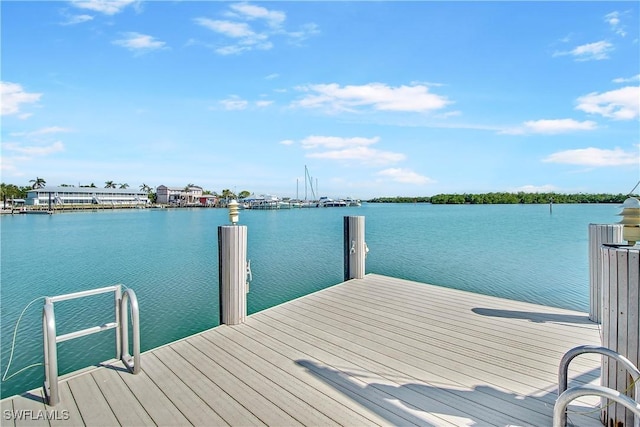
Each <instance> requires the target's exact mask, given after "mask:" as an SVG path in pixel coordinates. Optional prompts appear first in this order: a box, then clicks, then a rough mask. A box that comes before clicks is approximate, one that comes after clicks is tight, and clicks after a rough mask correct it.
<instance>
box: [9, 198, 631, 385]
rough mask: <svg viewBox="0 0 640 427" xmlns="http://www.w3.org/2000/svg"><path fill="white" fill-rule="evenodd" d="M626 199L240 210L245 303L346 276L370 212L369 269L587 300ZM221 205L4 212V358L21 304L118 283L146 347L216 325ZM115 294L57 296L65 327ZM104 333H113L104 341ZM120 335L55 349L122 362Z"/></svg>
mask: <svg viewBox="0 0 640 427" xmlns="http://www.w3.org/2000/svg"><path fill="white" fill-rule="evenodd" d="M619 211H620V208H619V207H618V206H617V205H554V206H553V213H551V214H550V212H549V207H548V206H546V205H486V206H475V205H463V206H446V205H426V204H415V205H414V204H402V205H397V204H388V205H378V204H364V205H363V206H362V207H359V208H327V209H294V210H281V211H242V212H241V213H240V223H241V224H243V225H247V226H248V258H249V259H250V260H251V267H252V271H253V281H252V282H251V292H250V293H249V297H248V304H249V312H250V313H254V312H256V311H260V310H263V309H265V308H268V307H272V306H274V305H276V304H279V303H282V302H285V301H288V300H291V299H293V298H296V297H299V296H302V295H305V294H308V293H310V292H313V291H316V290H319V289H322V288H325V287H328V286H331V285H333V284H336V283H339V282H341V281H342V275H343V270H342V269H343V260H342V250H343V249H342V244H343V243H342V239H343V237H342V232H343V230H342V218H343V217H344V216H346V215H364V216H365V218H366V241H367V245H368V246H369V248H370V252H369V255H368V257H367V268H366V271H367V273H379V274H385V275H389V276H395V277H401V278H406V279H411V280H416V281H420V282H426V283H432V284H436V285H442V286H447V287H452V288H457V289H464V290H468V291H472V292H479V293H483V294H488V295H496V296H500V297H503V298H509V299H515V300H521V301H528V302H534V303H539V304H544V305H549V306H557V307H562V308H570V309H576V310H581V311H588V309H589V300H588V299H589V289H588V287H589V283H588V280H589V271H588V224H589V223H613V222H615V221H617V220H618V218H617V217H616V214H617V213H619ZM226 223H227V211H226V210H223V209H185V210H168V209H162V210H161V209H146V210H126V211H116V212H82V213H65V214H56V215H51V216H49V215H15V216H7V215H5V216H3V217H2V218H1V223H0V226H1V229H0V231H1V276H0V278H1V288H0V299H1V312H2V313H1V321H2V325H1V327H2V337H1V344H2V350H1V367H2V372H3V373H4V372H5V369H6V367H7V363H8V361H9V357H10V351H11V340H12V335H13V331H14V327H15V322H16V320H17V319H18V316H19V315H20V313H21V311H22V310H23V309H24V307H25V306H26V305H27V304H28V303H29V302H31V301H33V300H34V299H36V298H38V297H41V296H54V295H59V294H64V293H69V292H77V291H80V290H86V289H93V288H98V287H103V286H109V285H112V284H116V283H122V284H124V285H126V286H127V287H130V288H132V289H134V290H135V292H136V295H137V297H138V300H139V303H140V311H141V324H142V325H141V337H142V338H141V340H142V347H143V350H148V349H151V348H154V347H157V346H160V345H162V344H165V343H168V342H171V341H174V340H176V339H180V338H183V337H185V336H188V335H191V334H194V333H196V332H199V331H202V330H204V329H207V328H211V327H213V326H216V325H217V324H218V316H219V311H218V265H217V264H218V254H217V227H218V226H219V225H224V224H226ZM111 299H112V295H102V296H95V297H89V298H84V299H81V300H74V301H68V302H61V303H56V305H55V310H56V320H57V324H58V334H63V333H66V332H71V331H73V330H77V329H82V328H86V327H89V326H94V325H98V324H102V323H105V322H108V321H112V317H113V307H112V305H113V304H112V302H111ZM42 304H43V301H42V300H37V301H36V302H35V303H34V304H33V305H32V306H31V307H29V309H28V310H27V311H26V312H25V315H24V317H23V319H22V321H21V324H20V328H19V330H18V335H17V345H16V349H15V355H14V357H13V363H12V367H11V370H10V371H9V375H10V374H11V373H13V372H15V371H17V370H18V369H21V368H22V367H25V366H28V365H30V364H34V363H39V362H41V361H42V326H41V322H42V320H41V315H42ZM109 334H111V335H110V336H109ZM113 336H114V334H113V331H109V332H103V333H101V334H96V335H92V336H89V337H84V338H80V339H76V340H72V341H68V342H64V343H61V344H59V345H58V352H59V366H60V371H61V372H70V371H73V370H76V369H79V368H82V367H85V366H88V365H90V364H95V363H99V362H101V361H104V360H106V359H109V358H111V357H113V353H114V344H113V339H112V338H113ZM42 379H43V369H42V367H41V366H40V367H35V368H31V369H29V370H27V371H25V372H24V373H22V374H20V375H18V376H16V377H14V378H12V379H9V380H8V381H5V382H3V383H2V390H1V392H2V396H3V397H6V396H9V395H12V394H15V393H19V392H23V391H26V390H29V389H32V388H35V387H38V386H40V385H41V382H42Z"/></svg>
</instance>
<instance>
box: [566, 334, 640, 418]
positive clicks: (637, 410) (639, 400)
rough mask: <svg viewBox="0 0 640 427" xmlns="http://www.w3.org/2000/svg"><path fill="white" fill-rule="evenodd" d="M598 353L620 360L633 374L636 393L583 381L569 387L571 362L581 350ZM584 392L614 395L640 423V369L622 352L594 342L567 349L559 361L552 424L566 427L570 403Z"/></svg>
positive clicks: (592, 394) (595, 394) (589, 394)
mask: <svg viewBox="0 0 640 427" xmlns="http://www.w3.org/2000/svg"><path fill="white" fill-rule="evenodd" d="M586 353H596V354H601V355H603V356H606V357H610V358H612V359H614V360H616V361H617V362H618V363H620V364H621V365H622V366H623V367H624V368H625V369H626V370H627V372H628V373H629V374H630V375H631V378H632V380H633V382H634V396H635V398H636V400H633V399H631V398H630V397H628V396H626V395H625V394H623V393H620V392H619V391H617V390H613V389H610V388H608V387H603V386H598V385H588V384H587V385H583V386H580V387H572V388H570V389H568V390H567V385H568V375H569V363H570V362H571V361H572V360H573V359H575V358H576V356H579V355H581V354H586ZM582 396H599V397H604V398H607V399H611V400H613V401H615V402H617V403H619V404H621V405H623V406H624V407H625V408H627V409H629V410H630V411H631V412H633V413H634V415H635V416H634V422H633V425H634V427H640V370H638V368H637V367H636V366H635V365H634V364H633V363H631V361H630V360H629V359H627V358H626V357H624V356H622V355H621V354H619V353H617V352H615V351H613V350H611V349H609V348H606V347H599V346H593V345H582V346H579V347H575V348H572V349H571V350H569V351H567V352H566V353H565V355H564V356H563V357H562V360H561V361H560V368H559V369H558V400H556V403H555V405H554V408H553V427H565V426H566V425H567V406H568V405H569V403H571V402H572V401H573V400H575V399H577V398H579V397H582Z"/></svg>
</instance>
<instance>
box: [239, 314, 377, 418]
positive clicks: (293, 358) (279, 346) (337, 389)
mask: <svg viewBox="0 0 640 427" xmlns="http://www.w3.org/2000/svg"><path fill="white" fill-rule="evenodd" d="M235 331H237V332H239V334H241V335H243V336H244V337H245V338H246V339H247V340H248V343H253V345H252V348H254V349H255V348H256V343H259V344H260V346H262V347H264V348H265V353H267V354H268V356H267V357H269V358H270V359H272V358H276V359H280V360H284V361H286V362H285V363H286V364H287V365H294V366H295V367H296V368H295V370H294V369H292V370H290V371H289V372H299V373H301V374H299V375H301V378H303V380H304V381H305V382H307V383H309V384H312V386H314V387H315V388H317V389H318V390H321V391H322V392H323V393H325V394H327V395H329V396H331V397H332V398H333V399H335V400H336V401H338V402H339V403H340V404H341V405H344V406H346V407H348V408H350V409H351V410H353V411H354V412H357V413H358V414H361V415H362V416H363V417H365V418H366V419H368V420H370V422H368V423H365V424H367V425H376V424H377V425H389V421H387V418H384V417H381V416H380V415H379V414H378V413H377V412H375V411H373V410H371V409H369V408H368V407H367V406H366V405H362V404H361V400H362V399H359V398H358V397H357V396H354V397H352V398H349V399H344V396H345V394H347V395H349V393H350V389H349V388H344V387H341V385H340V384H332V383H330V382H328V381H326V380H322V379H319V377H318V376H317V375H307V374H306V373H307V371H308V369H307V368H306V367H303V366H302V365H301V364H300V363H297V362H298V361H300V360H307V359H311V358H312V357H311V356H310V355H309V354H307V353H304V352H303V351H302V349H301V348H300V347H299V346H289V345H288V344H287V343H286V342H285V341H280V340H277V339H274V338H272V337H271V336H269V335H267V334H265V333H263V332H260V331H259V330H257V329H254V328H252V327H250V326H248V325H242V327H240V328H237V329H235ZM235 335H238V334H235ZM234 338H235V337H234ZM250 345H251V344H250ZM279 363H281V362H279ZM357 424H358V423H356V424H355V425H357ZM346 425H349V424H348V423H346Z"/></svg>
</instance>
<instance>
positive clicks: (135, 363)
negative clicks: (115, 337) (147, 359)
mask: <svg viewBox="0 0 640 427" xmlns="http://www.w3.org/2000/svg"><path fill="white" fill-rule="evenodd" d="M129 301H130V302H131V326H132V328H133V356H131V355H130V354H129V316H128V312H129V310H127V308H128V305H129V304H128V303H129ZM120 330H121V333H120V339H121V342H122V344H121V346H120V348H121V351H122V356H121V359H122V362H123V363H124V364H125V366H126V367H127V369H129V371H130V372H131V373H132V374H134V375H135V374H137V373H138V372H140V310H139V309H138V299H137V298H136V293H135V292H133V289H127V290H125V291H124V294H123V295H122V302H121V307H120Z"/></svg>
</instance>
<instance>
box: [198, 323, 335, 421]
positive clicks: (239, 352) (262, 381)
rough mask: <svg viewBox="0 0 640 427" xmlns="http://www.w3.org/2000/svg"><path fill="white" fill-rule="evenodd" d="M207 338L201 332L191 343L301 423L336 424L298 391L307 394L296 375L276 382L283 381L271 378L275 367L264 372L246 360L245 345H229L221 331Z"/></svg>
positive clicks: (280, 377)
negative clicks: (270, 371)
mask: <svg viewBox="0 0 640 427" xmlns="http://www.w3.org/2000/svg"><path fill="white" fill-rule="evenodd" d="M206 337H208V338H205V335H200V336H198V337H194V339H193V340H192V341H190V342H191V343H192V344H193V345H194V346H196V347H197V348H198V349H199V350H200V351H202V352H203V353H206V354H207V356H208V357H211V358H212V359H214V360H215V361H216V363H218V364H220V366H222V367H223V368H224V369H226V370H227V371H228V372H230V373H231V374H232V375H233V376H235V377H236V378H238V379H239V380H240V381H242V382H243V383H245V384H247V385H248V386H249V387H251V388H252V389H253V390H255V391H256V392H258V393H260V394H261V395H262V396H264V397H265V398H267V399H269V400H270V401H271V402H273V403H274V404H275V405H277V406H278V407H279V408H280V409H282V410H283V411H284V412H286V413H287V414H289V415H290V416H291V417H292V418H294V419H296V420H297V421H298V422H299V423H301V424H303V425H335V424H336V422H335V421H334V420H332V419H331V418H329V417H327V416H326V415H325V414H323V413H322V412H321V411H319V410H318V409H316V408H314V407H313V406H311V405H310V404H309V403H308V402H307V401H305V400H303V399H302V398H301V396H300V395H299V394H298V393H304V392H305V391H306V390H304V389H302V388H300V387H298V389H297V390H296V387H295V383H294V382H293V381H292V380H293V379H292V378H287V380H286V381H283V379H284V378H283V376H278V377H277V378H276V381H278V382H280V384H278V383H275V382H273V381H272V380H271V378H269V377H270V376H271V375H270V374H269V373H268V372H267V371H268V370H269V369H271V370H272V369H273V368H272V367H268V368H267V370H266V371H262V370H260V369H259V367H260V366H259V364H258V366H256V364H257V363H256V364H249V363H246V360H247V359H248V358H249V357H250V353H249V352H248V351H247V350H246V349H245V348H244V347H239V346H236V347H233V346H231V345H229V343H228V342H227V340H225V339H224V337H223V336H222V335H219V334H206ZM234 350H235V351H234ZM256 362H257V361H256Z"/></svg>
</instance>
